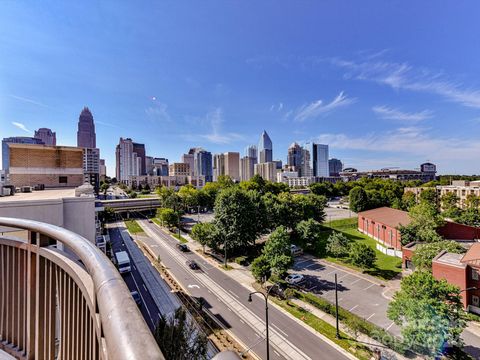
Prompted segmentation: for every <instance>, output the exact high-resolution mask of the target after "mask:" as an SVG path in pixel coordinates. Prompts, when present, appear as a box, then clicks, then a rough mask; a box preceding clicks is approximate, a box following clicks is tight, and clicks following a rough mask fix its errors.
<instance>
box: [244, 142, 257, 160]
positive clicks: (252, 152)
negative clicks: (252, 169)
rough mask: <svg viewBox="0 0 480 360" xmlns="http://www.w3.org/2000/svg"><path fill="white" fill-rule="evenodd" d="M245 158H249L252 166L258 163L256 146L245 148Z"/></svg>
mask: <svg viewBox="0 0 480 360" xmlns="http://www.w3.org/2000/svg"><path fill="white" fill-rule="evenodd" d="M245 156H248V157H249V158H250V161H253V164H256V163H257V161H258V150H257V146H256V145H250V146H247V147H246V148H245Z"/></svg>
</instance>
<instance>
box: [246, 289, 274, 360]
mask: <svg viewBox="0 0 480 360" xmlns="http://www.w3.org/2000/svg"><path fill="white" fill-rule="evenodd" d="M275 286H277V284H273V285H272V286H271V287H270V288H269V289H268V291H267V294H266V295H265V294H264V293H263V292H261V291H254V292H251V293H250V294H248V302H252V295H253V294H261V295H262V296H263V297H264V298H265V329H266V333H265V335H266V337H265V339H266V344H267V360H270V338H269V335H268V297H269V296H270V291H271V290H272V289H273V288H274V287H275Z"/></svg>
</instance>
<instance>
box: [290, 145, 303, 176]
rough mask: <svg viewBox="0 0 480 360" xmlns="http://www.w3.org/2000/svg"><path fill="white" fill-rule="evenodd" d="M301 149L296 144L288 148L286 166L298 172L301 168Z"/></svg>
mask: <svg viewBox="0 0 480 360" xmlns="http://www.w3.org/2000/svg"><path fill="white" fill-rule="evenodd" d="M302 151H303V149H302V147H301V146H300V145H298V144H297V143H296V142H294V143H292V144H291V145H290V146H289V147H288V155H287V165H288V166H290V167H293V168H294V169H295V170H296V171H299V169H300V167H301V166H302Z"/></svg>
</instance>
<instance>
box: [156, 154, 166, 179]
mask: <svg viewBox="0 0 480 360" xmlns="http://www.w3.org/2000/svg"><path fill="white" fill-rule="evenodd" d="M168 172H169V171H168V159H166V158H153V175H156V176H168Z"/></svg>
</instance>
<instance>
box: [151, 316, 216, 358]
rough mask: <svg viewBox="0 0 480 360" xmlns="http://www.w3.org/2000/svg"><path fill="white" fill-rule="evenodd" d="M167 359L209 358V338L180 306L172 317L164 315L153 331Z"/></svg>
mask: <svg viewBox="0 0 480 360" xmlns="http://www.w3.org/2000/svg"><path fill="white" fill-rule="evenodd" d="M153 335H154V337H155V340H156V341H157V344H158V346H159V347H160V349H161V350H162V353H163V355H164V356H165V358H166V359H176V360H204V359H207V351H208V339H207V337H206V336H205V334H203V333H202V332H199V331H198V328H197V326H195V324H194V323H193V321H192V320H188V319H187V314H186V312H185V310H184V309H183V308H182V307H180V308H178V309H177V310H176V311H175V315H174V316H173V317H172V318H166V317H164V316H162V317H161V318H160V320H159V321H158V324H157V326H156V327H155V330H154V333H153Z"/></svg>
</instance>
